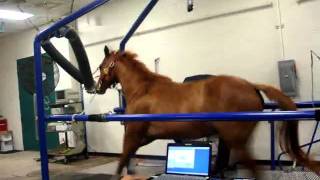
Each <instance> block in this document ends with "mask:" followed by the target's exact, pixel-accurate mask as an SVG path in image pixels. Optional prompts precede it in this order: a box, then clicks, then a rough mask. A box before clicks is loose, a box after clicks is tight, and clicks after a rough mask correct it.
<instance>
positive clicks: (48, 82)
mask: <svg viewBox="0 0 320 180" xmlns="http://www.w3.org/2000/svg"><path fill="white" fill-rule="evenodd" d="M42 57H43V65H42V67H43V72H44V74H43V85H44V86H45V87H44V93H45V98H44V103H45V111H46V113H47V114H50V108H49V104H51V103H54V102H55V93H54V90H53V89H54V86H55V85H54V78H53V77H54V76H53V73H54V68H53V63H52V61H51V59H50V57H49V56H47V55H43V56H42ZM33 62H34V58H33V57H27V58H23V59H19V60H17V72H18V82H19V98H20V113H21V124H22V134H23V145H24V150H39V138H38V128H37V120H36V118H35V112H36V111H35V93H34V92H35V85H34V84H35V83H34V66H33V65H34V63H33ZM47 143H48V146H47V148H49V149H52V148H55V147H57V146H58V144H59V138H58V134H57V133H47Z"/></svg>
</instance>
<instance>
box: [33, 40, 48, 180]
mask: <svg viewBox="0 0 320 180" xmlns="http://www.w3.org/2000/svg"><path fill="white" fill-rule="evenodd" d="M34 58H35V65H34V68H35V76H36V78H35V83H36V93H37V96H36V97H37V116H38V131H39V133H38V134H39V145H40V160H41V175H42V179H43V180H49V168H48V152H47V138H46V119H45V114H44V113H45V112H44V102H43V88H42V59H41V45H40V40H39V39H38V38H35V40H34Z"/></svg>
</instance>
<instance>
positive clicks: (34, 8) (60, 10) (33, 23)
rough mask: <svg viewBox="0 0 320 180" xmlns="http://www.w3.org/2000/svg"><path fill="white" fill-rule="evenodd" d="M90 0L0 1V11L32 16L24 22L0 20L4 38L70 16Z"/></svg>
mask: <svg viewBox="0 0 320 180" xmlns="http://www.w3.org/2000/svg"><path fill="white" fill-rule="evenodd" d="M91 1H92V0H0V9H5V10H16V11H22V12H27V13H31V14H33V15H34V16H33V17H31V18H29V19H27V20H24V21H13V20H4V19H0V22H4V32H2V33H0V35H1V36H5V35H7V34H10V33H14V32H21V31H23V30H26V29H31V28H35V29H37V28H39V27H41V26H44V25H47V24H50V23H52V22H54V21H56V20H58V19H59V18H61V17H63V16H65V15H68V14H70V12H71V11H74V10H77V9H79V7H82V6H83V5H84V4H87V3H89V2H91Z"/></svg>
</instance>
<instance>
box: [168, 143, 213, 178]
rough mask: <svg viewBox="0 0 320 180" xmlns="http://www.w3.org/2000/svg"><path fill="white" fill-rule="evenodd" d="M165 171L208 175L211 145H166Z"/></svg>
mask: <svg viewBox="0 0 320 180" xmlns="http://www.w3.org/2000/svg"><path fill="white" fill-rule="evenodd" d="M167 151H168V152H167V164H166V173H168V174H184V175H198V176H209V169H210V163H211V162H210V161H211V147H210V146H185V145H170V144H169V145H168V150H167Z"/></svg>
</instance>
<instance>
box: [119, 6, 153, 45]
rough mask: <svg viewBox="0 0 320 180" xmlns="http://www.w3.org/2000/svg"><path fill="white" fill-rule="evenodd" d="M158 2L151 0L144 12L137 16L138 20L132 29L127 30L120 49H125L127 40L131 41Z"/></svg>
mask: <svg viewBox="0 0 320 180" xmlns="http://www.w3.org/2000/svg"><path fill="white" fill-rule="evenodd" d="M157 2H158V0H150V2H149V3H148V5H147V6H146V7H145V8H144V10H143V11H142V13H141V14H140V15H139V17H138V18H137V20H136V21H135V22H134V23H133V25H132V26H131V28H130V30H129V31H128V32H127V34H126V35H125V37H124V38H123V39H122V41H121V42H120V51H124V50H125V48H126V44H127V42H128V41H129V39H130V38H131V36H132V35H133V34H134V32H135V31H136V30H137V29H138V27H139V26H140V24H141V23H142V22H143V20H144V19H145V18H146V17H147V16H148V14H149V13H150V11H151V10H152V9H153V7H154V6H155V5H156V4H157Z"/></svg>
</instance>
